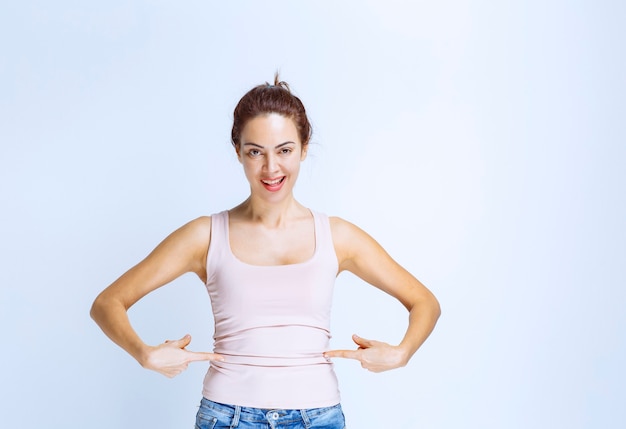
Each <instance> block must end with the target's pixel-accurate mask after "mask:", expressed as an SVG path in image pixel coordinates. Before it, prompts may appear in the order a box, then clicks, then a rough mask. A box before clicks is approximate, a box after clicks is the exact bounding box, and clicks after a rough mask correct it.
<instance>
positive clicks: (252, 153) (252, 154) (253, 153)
mask: <svg viewBox="0 0 626 429" xmlns="http://www.w3.org/2000/svg"><path fill="white" fill-rule="evenodd" d="M259 155H261V151H260V150H258V149H250V150H249V151H248V156H250V157H253V158H254V157H257V156H259Z"/></svg>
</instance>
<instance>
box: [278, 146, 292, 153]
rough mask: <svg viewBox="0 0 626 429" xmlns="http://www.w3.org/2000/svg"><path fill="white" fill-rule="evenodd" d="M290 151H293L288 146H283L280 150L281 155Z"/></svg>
mask: <svg viewBox="0 0 626 429" xmlns="http://www.w3.org/2000/svg"><path fill="white" fill-rule="evenodd" d="M291 152H293V149H292V148H290V147H284V148H282V149H281V150H280V153H281V154H283V155H289V154H290V153H291Z"/></svg>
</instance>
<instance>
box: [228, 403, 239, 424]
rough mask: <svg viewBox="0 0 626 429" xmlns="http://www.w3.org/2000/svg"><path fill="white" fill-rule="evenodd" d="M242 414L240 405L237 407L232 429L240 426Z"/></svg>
mask: <svg viewBox="0 0 626 429" xmlns="http://www.w3.org/2000/svg"><path fill="white" fill-rule="evenodd" d="M240 414H241V407H240V406H239V405H235V415H234V416H233V421H232V423H231V424H230V429H233V428H236V427H237V426H239V415H240Z"/></svg>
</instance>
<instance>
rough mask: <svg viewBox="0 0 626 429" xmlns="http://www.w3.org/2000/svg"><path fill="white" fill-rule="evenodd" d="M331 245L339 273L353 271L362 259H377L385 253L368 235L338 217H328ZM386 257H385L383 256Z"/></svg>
mask: <svg viewBox="0 0 626 429" xmlns="http://www.w3.org/2000/svg"><path fill="white" fill-rule="evenodd" d="M329 221H330V230H331V234H332V237H333V245H334V247H335V253H336V254H337V260H338V262H339V268H340V271H343V270H349V271H353V270H354V268H355V267H354V264H355V263H358V261H359V260H360V259H362V258H364V257H365V258H377V257H380V256H383V255H385V251H384V250H383V248H382V247H380V245H379V244H378V243H377V242H376V240H374V239H373V238H372V237H371V236H370V235H369V234H368V233H366V232H365V231H363V230H362V229H361V228H359V227H358V226H356V225H355V224H353V223H351V222H348V221H347V220H345V219H342V218H340V217H334V216H333V217H329ZM385 256H386V255H385Z"/></svg>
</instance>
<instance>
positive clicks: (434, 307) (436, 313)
mask: <svg viewBox="0 0 626 429" xmlns="http://www.w3.org/2000/svg"><path fill="white" fill-rule="evenodd" d="M432 311H433V318H434V319H435V322H436V321H437V320H439V316H441V305H440V304H439V300H438V299H437V298H435V297H434V296H433V303H432Z"/></svg>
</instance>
